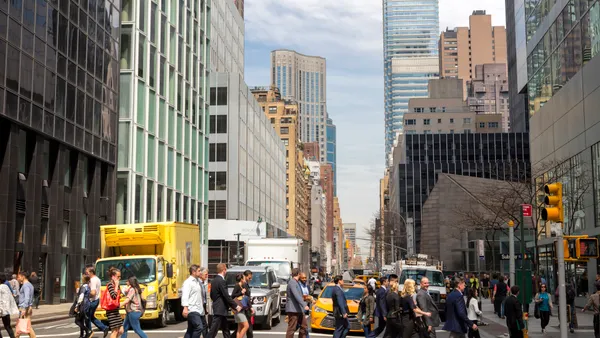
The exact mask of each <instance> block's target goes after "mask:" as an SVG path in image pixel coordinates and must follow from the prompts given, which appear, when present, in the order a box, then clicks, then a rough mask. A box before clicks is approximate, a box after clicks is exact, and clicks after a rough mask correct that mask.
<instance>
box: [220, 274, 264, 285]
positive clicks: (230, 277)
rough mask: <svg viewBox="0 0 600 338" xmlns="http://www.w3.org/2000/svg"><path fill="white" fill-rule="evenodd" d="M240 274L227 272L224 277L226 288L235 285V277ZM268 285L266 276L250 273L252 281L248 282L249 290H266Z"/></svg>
mask: <svg viewBox="0 0 600 338" xmlns="http://www.w3.org/2000/svg"><path fill="white" fill-rule="evenodd" d="M240 273H241V272H228V273H227V274H226V275H225V281H226V282H227V287H228V288H232V287H234V286H235V284H236V283H237V282H236V281H235V276H237V275H238V274H240ZM268 286H269V284H268V283H267V274H266V273H264V272H253V273H252V281H251V282H250V287H251V288H266V287H268Z"/></svg>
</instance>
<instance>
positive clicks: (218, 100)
mask: <svg viewBox="0 0 600 338" xmlns="http://www.w3.org/2000/svg"><path fill="white" fill-rule="evenodd" d="M210 105H211V106H226V105H227V87H212V88H210Z"/></svg>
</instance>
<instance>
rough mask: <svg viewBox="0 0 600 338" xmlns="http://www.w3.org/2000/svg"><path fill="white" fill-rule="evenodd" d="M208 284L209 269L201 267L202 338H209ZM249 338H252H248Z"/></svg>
mask: <svg viewBox="0 0 600 338" xmlns="http://www.w3.org/2000/svg"><path fill="white" fill-rule="evenodd" d="M207 284H208V269H207V268H204V267H200V287H201V288H202V308H203V309H204V315H202V316H200V321H201V322H202V337H204V338H206V337H207V336H208V323H207V321H206V314H207V313H208V308H207V307H206V306H207V304H208V292H206V288H207ZM248 338H251V337H250V336H248Z"/></svg>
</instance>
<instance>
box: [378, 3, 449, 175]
mask: <svg viewBox="0 0 600 338" xmlns="http://www.w3.org/2000/svg"><path fill="white" fill-rule="evenodd" d="M438 5H439V4H438V0H383V53H384V56H383V57H384V81H385V151H386V159H388V156H387V155H388V154H390V152H391V150H392V145H393V144H394V140H395V138H396V134H397V133H398V132H401V131H402V128H403V116H404V113H406V112H407V109H408V100H409V99H410V98H413V97H427V81H428V80H429V79H431V78H437V77H438V76H439V59H438V34H439V6H438ZM388 164H389V162H388Z"/></svg>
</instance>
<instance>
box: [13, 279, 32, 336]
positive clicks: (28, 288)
mask: <svg viewBox="0 0 600 338" xmlns="http://www.w3.org/2000/svg"><path fill="white" fill-rule="evenodd" d="M17 279H18V281H19V283H21V288H20V289H19V311H20V318H22V319H25V320H28V321H29V323H31V315H32V314H33V310H32V307H31V306H32V305H33V285H31V283H30V282H29V273H28V272H27V271H19V274H18V276H17ZM20 336H21V332H19V330H17V334H16V335H15V337H17V338H19V337H20ZM29 337H31V338H35V337H36V335H35V332H34V331H33V328H31V325H30V328H29Z"/></svg>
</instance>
